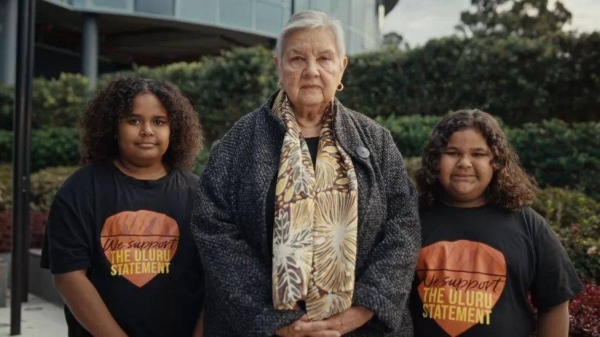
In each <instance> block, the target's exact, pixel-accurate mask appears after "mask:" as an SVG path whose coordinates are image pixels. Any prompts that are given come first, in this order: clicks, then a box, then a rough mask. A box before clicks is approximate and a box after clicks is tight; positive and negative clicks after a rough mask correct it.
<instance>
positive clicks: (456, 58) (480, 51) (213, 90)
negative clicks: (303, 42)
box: [0, 32, 600, 143]
mask: <svg viewBox="0 0 600 337" xmlns="http://www.w3.org/2000/svg"><path fill="white" fill-rule="evenodd" d="M272 55H273V53H272V51H271V50H267V49H264V48H249V49H237V50H233V51H226V52H223V54H222V55H219V56H207V57H204V58H202V59H201V60H200V61H199V62H192V63H176V64H172V65H167V66H160V67H156V68H148V67H140V68H136V69H135V70H132V71H126V72H120V73H112V74H106V75H103V76H101V78H100V87H102V86H104V85H106V83H107V82H108V81H109V80H111V79H114V78H115V77H118V76H125V75H127V76H141V77H146V78H159V79H164V80H169V81H171V82H173V83H175V84H176V85H177V86H179V88H180V89H181V90H182V91H183V92H184V93H185V94H186V95H187V96H188V97H189V98H190V100H191V102H192V103H193V104H194V106H195V108H196V110H197V111H198V113H199V114H200V117H201V120H202V123H203V126H204V128H205V130H206V136H207V140H208V141H209V143H210V142H212V141H214V140H215V139H218V138H220V137H221V136H222V135H223V134H224V133H225V132H226V130H228V129H229V127H230V126H231V125H232V124H233V123H234V122H235V121H236V120H238V119H239V117H240V116H241V115H243V114H245V113H248V112H250V111H252V110H254V109H257V108H258V107H260V106H261V105H262V104H263V103H264V102H265V100H266V99H267V97H268V95H269V94H270V93H271V92H272V91H274V90H275V89H276V84H277V73H276V70H275V67H274V65H273V62H272ZM343 82H344V85H345V89H344V91H342V92H340V93H338V97H339V98H340V100H341V101H342V102H343V103H344V104H345V105H346V106H348V107H349V108H352V109H355V110H358V111H360V112H362V113H364V114H366V115H368V116H371V117H377V116H380V117H382V118H387V117H389V116H392V115H396V116H404V115H443V114H445V113H447V112H448V111H452V110H457V109H462V108H465V107H473V108H475V107H476V108H481V109H483V110H486V111H488V112H490V113H493V114H494V115H496V116H499V117H500V118H502V120H504V121H505V122H506V123H507V124H508V125H511V126H520V125H522V124H523V123H525V122H539V121H541V120H543V119H550V118H557V119H561V120H565V121H569V122H575V121H591V120H599V118H600V98H599V96H598V95H597V93H598V92H600V33H598V32H596V33H592V34H582V35H580V36H571V35H560V36H552V37H544V38H539V39H533V40H532V39H526V38H522V37H514V36H513V37H507V38H471V39H464V38H458V37H448V38H443V39H436V40H431V41H429V42H428V43H427V44H425V45H424V46H422V47H418V48H415V49H412V50H408V51H390V50H385V51H380V52H375V53H370V54H363V55H358V56H352V57H350V61H349V66H348V68H347V70H346V73H345V75H344V79H343ZM87 83H88V82H87V79H86V78H84V77H82V76H80V75H73V74H63V75H61V76H60V78H58V79H50V80H47V79H41V78H40V79H36V81H35V82H34V91H33V92H34V97H33V114H34V115H33V125H34V127H37V128H42V127H55V126H64V127H72V126H73V125H74V122H75V120H76V119H77V116H78V115H79V114H80V112H81V110H82V109H83V107H84V105H85V101H86V99H85V98H86V97H87V96H89V93H88V92H87V91H86V87H87ZM11 109H12V96H11V93H10V92H9V91H8V90H7V89H6V88H3V87H0V128H4V129H10V128H11V126H12V116H11V114H10V110H11Z"/></svg>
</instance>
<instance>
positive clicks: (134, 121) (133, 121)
mask: <svg viewBox="0 0 600 337" xmlns="http://www.w3.org/2000/svg"><path fill="white" fill-rule="evenodd" d="M128 122H129V124H131V125H138V124H140V121H139V120H137V119H134V118H132V119H130V120H129V121H128Z"/></svg>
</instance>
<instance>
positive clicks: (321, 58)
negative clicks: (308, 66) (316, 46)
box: [319, 56, 331, 61]
mask: <svg viewBox="0 0 600 337" xmlns="http://www.w3.org/2000/svg"><path fill="white" fill-rule="evenodd" d="M319 59H320V60H321V61H329V60H331V58H330V57H327V56H321V57H320V58H319Z"/></svg>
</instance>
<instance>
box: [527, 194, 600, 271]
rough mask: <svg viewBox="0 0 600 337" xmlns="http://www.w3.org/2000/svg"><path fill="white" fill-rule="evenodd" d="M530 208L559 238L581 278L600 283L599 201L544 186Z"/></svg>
mask: <svg viewBox="0 0 600 337" xmlns="http://www.w3.org/2000/svg"><path fill="white" fill-rule="evenodd" d="M533 207H534V209H535V210H536V211H537V212H538V213H540V214H541V215H542V216H543V217H545V218H546V219H547V220H548V222H549V223H550V225H551V226H552V228H553V229H554V231H556V233H557V234H558V236H559V237H560V238H561V241H562V244H563V246H564V247H565V250H566V251H567V254H568V255H569V257H570V258H571V261H573V264H574V265H575V268H577V270H578V271H579V273H580V275H581V277H582V278H583V279H586V280H596V282H600V203H599V202H597V201H595V200H593V199H591V198H589V197H587V196H586V195H585V194H583V193H580V192H574V191H568V190H563V189H558V188H547V189H545V190H543V191H542V192H541V193H540V194H539V195H538V200H536V203H535V204H534V206H533Z"/></svg>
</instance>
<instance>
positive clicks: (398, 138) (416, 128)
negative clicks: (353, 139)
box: [375, 115, 441, 158]
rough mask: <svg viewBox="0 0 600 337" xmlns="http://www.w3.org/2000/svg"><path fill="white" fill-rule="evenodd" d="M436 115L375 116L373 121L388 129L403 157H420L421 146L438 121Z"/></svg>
mask: <svg viewBox="0 0 600 337" xmlns="http://www.w3.org/2000/svg"><path fill="white" fill-rule="evenodd" d="M440 119H441V117H438V116H421V115H413V116H402V117H396V116H394V115H392V116H389V117H387V118H383V117H377V118H376V119H375V121H377V122H378V123H379V124H381V125H383V126H384V127H385V128H386V129H388V130H390V133H391V134H392V138H394V142H395V143H396V145H397V146H398V150H400V153H402V156H403V157H405V158H408V157H420V156H421V154H422V151H423V147H424V146H425V143H427V140H428V139H429V135H430V134H431V131H433V128H434V127H435V125H436V124H437V123H438V122H439V121H440Z"/></svg>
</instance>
